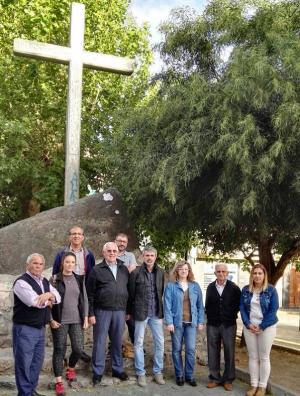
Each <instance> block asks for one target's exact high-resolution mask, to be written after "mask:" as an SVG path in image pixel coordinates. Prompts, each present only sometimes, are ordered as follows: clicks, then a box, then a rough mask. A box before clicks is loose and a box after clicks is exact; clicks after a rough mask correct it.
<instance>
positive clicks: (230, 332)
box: [207, 325, 236, 384]
mask: <svg viewBox="0 0 300 396" xmlns="http://www.w3.org/2000/svg"><path fill="white" fill-rule="evenodd" d="M235 338H236V325H234V326H229V327H225V326H224V325H221V326H211V325H207V353H208V367H209V379H210V380H211V381H214V382H217V383H220V384H231V383H232V381H234V379H235V359H234V358H235ZM221 341H222V342H223V348H224V362H225V369H224V373H223V375H222V376H221V373H220V363H221Z"/></svg>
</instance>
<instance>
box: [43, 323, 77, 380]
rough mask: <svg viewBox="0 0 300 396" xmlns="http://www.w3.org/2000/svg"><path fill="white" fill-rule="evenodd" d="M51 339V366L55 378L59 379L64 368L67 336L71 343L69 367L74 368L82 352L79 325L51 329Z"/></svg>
mask: <svg viewBox="0 0 300 396" xmlns="http://www.w3.org/2000/svg"><path fill="white" fill-rule="evenodd" d="M51 332H52V338H53V355H52V365H53V371H54V376H55V377H61V376H62V373H63V368H64V357H65V354H66V350H67V336H68V334H69V337H70V341H71V350H72V352H71V355H70V358H69V367H71V368H74V367H75V366H76V363H77V362H78V359H79V358H80V355H81V353H82V350H83V329H82V324H81V323H72V324H64V325H61V326H60V327H59V328H58V329H51Z"/></svg>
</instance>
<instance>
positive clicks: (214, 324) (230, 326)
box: [205, 264, 241, 391]
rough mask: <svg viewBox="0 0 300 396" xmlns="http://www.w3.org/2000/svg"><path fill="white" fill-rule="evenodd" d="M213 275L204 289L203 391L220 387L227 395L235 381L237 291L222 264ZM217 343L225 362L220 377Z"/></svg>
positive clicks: (218, 265)
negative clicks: (206, 377) (206, 370)
mask: <svg viewBox="0 0 300 396" xmlns="http://www.w3.org/2000/svg"><path fill="white" fill-rule="evenodd" d="M215 275H216V280H215V281H214V282H212V283H210V284H209V285H208V287H207V290H206V302H205V309H206V315H207V352H208V367H209V382H208V384H207V388H215V387H216V386H219V385H222V386H223V387H224V389H225V390H226V391H231V390H232V382H233V381H234V379H235V338H236V319H237V314H238V311H239V305H240V296H241V291H240V289H239V287H238V286H237V285H236V284H235V283H233V282H232V281H230V280H229V279H227V276H228V268H227V265H226V264H217V265H216V266H215ZM221 342H222V343H223V348H224V362H225V369H224V372H223V375H221V373H220V363H221Z"/></svg>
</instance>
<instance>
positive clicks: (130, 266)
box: [127, 264, 136, 273]
mask: <svg viewBox="0 0 300 396" xmlns="http://www.w3.org/2000/svg"><path fill="white" fill-rule="evenodd" d="M127 268H128V272H129V273H131V272H132V271H134V270H135V269H136V265H135V264H129V265H128V267H127Z"/></svg>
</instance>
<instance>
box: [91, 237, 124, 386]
mask: <svg viewBox="0 0 300 396" xmlns="http://www.w3.org/2000/svg"><path fill="white" fill-rule="evenodd" d="M103 257H104V259H103V261H102V262H101V263H100V264H97V265H96V266H95V267H94V268H93V269H92V271H91V273H90V275H89V278H88V281H87V294H88V299H89V322H90V324H91V325H93V326H94V327H93V356H92V368H93V384H94V386H96V385H99V384H101V379H102V376H103V373H104V369H105V347H106V339H107V336H109V338H110V341H111V347H110V356H111V365H112V376H113V377H116V378H119V379H120V380H121V381H126V380H127V379H128V375H127V374H126V373H125V372H124V369H123V357H122V336H123V331H124V326H125V315H126V308H127V300H128V290H127V286H128V277H129V272H128V269H127V267H126V266H125V265H123V262H122V261H121V260H119V259H118V258H117V257H118V246H117V245H116V243H115V242H107V243H106V244H105V245H104V246H103Z"/></svg>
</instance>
